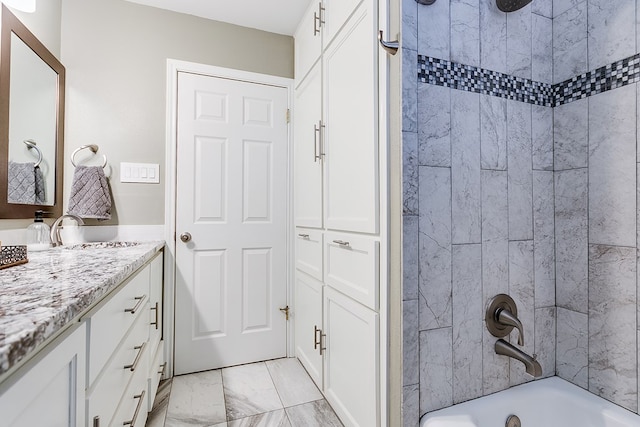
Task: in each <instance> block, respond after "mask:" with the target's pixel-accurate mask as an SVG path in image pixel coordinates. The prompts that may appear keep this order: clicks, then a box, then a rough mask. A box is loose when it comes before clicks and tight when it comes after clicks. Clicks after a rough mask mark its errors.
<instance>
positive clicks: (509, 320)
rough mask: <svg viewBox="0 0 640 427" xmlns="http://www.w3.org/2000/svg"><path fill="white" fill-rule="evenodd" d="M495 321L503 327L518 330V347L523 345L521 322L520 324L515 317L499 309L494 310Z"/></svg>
mask: <svg viewBox="0 0 640 427" xmlns="http://www.w3.org/2000/svg"><path fill="white" fill-rule="evenodd" d="M496 320H497V321H498V322H499V323H501V324H503V325H507V326H511V327H514V328H516V329H518V345H519V346H520V347H522V346H523V345H524V330H523V328H522V322H520V320H519V319H518V318H517V317H516V316H514V315H513V314H512V313H511V312H510V311H509V310H508V309H506V308H499V309H498V310H496Z"/></svg>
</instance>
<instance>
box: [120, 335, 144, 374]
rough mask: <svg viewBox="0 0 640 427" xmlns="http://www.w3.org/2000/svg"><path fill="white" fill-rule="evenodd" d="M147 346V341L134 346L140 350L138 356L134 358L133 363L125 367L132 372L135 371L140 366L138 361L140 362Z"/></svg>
mask: <svg viewBox="0 0 640 427" xmlns="http://www.w3.org/2000/svg"><path fill="white" fill-rule="evenodd" d="M146 346H147V342H146V341H145V342H143V343H142V345H137V346H135V347H133V348H134V349H135V350H138V354H136V358H135V359H134V361H133V363H132V364H131V365H125V366H124V369H130V370H131V372H133V371H135V370H136V368H137V367H138V363H140V356H142V353H144V348H145V347H146Z"/></svg>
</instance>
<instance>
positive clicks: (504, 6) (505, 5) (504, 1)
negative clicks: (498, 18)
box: [496, 0, 531, 12]
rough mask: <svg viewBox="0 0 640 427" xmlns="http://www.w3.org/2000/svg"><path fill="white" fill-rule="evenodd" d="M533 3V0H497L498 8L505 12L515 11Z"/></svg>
mask: <svg viewBox="0 0 640 427" xmlns="http://www.w3.org/2000/svg"><path fill="white" fill-rule="evenodd" d="M529 3H531V0H496V4H497V5H498V9H500V10H501V11H503V12H514V11H516V10H518V9H521V8H523V7H525V6H526V5H528V4H529Z"/></svg>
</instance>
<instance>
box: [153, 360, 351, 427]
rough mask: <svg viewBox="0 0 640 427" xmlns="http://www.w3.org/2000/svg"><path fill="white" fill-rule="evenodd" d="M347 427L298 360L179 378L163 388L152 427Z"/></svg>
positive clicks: (262, 363) (276, 361)
mask: <svg viewBox="0 0 640 427" xmlns="http://www.w3.org/2000/svg"><path fill="white" fill-rule="evenodd" d="M187 426H189V427H194V426H198V427H205V426H206V427H314V426H318V427H341V426H342V423H341V422H340V420H338V417H337V416H336V415H335V413H334V412H333V409H331V407H330V406H329V404H328V403H327V401H326V400H325V399H324V398H323V396H322V394H321V393H320V391H319V390H318V388H317V387H316V386H315V384H314V383H313V381H312V380H311V378H309V375H308V374H307V372H306V371H305V369H304V368H303V367H302V365H301V364H300V362H299V361H298V359H294V358H290V359H276V360H268V361H266V362H258V363H252V364H249V365H241V366H234V367H231V368H224V369H217V370H214V371H206V372H199V373H195V374H189V375H181V376H177V377H174V378H173V379H172V380H170V381H165V382H163V384H162V385H161V387H160V389H159V390H158V394H157V396H156V401H155V404H154V409H153V411H152V412H151V413H150V414H149V418H148V419H147V427H187Z"/></svg>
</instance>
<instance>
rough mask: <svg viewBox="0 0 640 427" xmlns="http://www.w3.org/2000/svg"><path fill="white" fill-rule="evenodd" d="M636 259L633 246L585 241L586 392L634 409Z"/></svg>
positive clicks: (636, 408) (635, 372) (636, 404)
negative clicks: (587, 251)
mask: <svg viewBox="0 0 640 427" xmlns="http://www.w3.org/2000/svg"><path fill="white" fill-rule="evenodd" d="M634 234H635V233H634ZM636 262H637V261H636V249H635V247H633V248H623V247H613V246H604V245H590V246H589V391H591V392H593V393H595V394H597V395H599V396H601V397H604V398H605V399H608V400H611V401H613V402H615V403H617V404H618V405H620V406H623V407H625V408H627V409H629V410H631V411H634V412H636V411H637V410H638V384H637V375H638V368H637V366H636V363H637V356H636V355H635V354H634V353H633V351H629V350H630V349H635V348H636V347H637V344H636V333H637V325H636V265H637V264H636Z"/></svg>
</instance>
